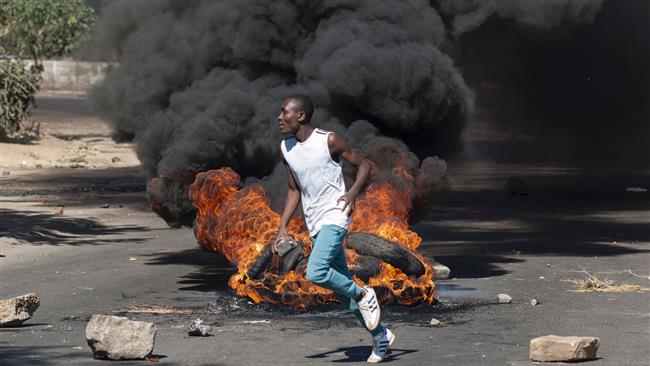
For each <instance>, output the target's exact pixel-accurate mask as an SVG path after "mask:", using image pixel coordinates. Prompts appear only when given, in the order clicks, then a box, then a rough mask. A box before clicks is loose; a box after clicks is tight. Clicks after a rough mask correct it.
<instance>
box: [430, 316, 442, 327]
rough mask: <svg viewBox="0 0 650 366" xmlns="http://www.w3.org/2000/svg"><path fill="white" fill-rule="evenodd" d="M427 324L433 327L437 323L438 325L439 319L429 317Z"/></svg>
mask: <svg viewBox="0 0 650 366" xmlns="http://www.w3.org/2000/svg"><path fill="white" fill-rule="evenodd" d="M429 324H431V326H433V327H437V326H438V325H440V320H438V319H436V318H433V319H431V321H430V322H429Z"/></svg>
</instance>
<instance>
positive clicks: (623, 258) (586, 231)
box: [0, 94, 650, 365]
mask: <svg viewBox="0 0 650 366" xmlns="http://www.w3.org/2000/svg"><path fill="white" fill-rule="evenodd" d="M37 102H38V106H39V108H38V109H37V110H36V113H35V114H34V119H36V120H37V121H40V122H42V127H41V131H43V132H44V133H45V137H44V138H43V139H42V140H39V141H33V142H31V143H29V144H23V145H20V144H1V145H0V148H1V151H0V154H1V156H0V166H1V167H2V172H3V173H2V175H0V178H1V180H0V187H1V190H0V192H1V193H0V196H1V197H2V202H1V217H0V251H2V252H3V253H4V254H5V255H6V257H3V258H0V298H3V299H5V298H9V297H13V296H17V295H21V294H25V293H28V292H36V293H37V294H38V295H39V296H40V297H41V306H40V308H39V309H38V310H37V311H36V313H35V314H34V317H33V318H32V319H31V320H29V321H27V322H26V323H25V324H24V325H22V326H20V327H15V328H2V329H0V363H1V364H2V365H95V364H98V365H99V364H106V363H107V362H106V361H100V360H94V359H93V358H92V352H91V350H90V348H89V347H88V346H87V345H86V342H85V338H84V329H85V325H86V322H87V320H88V319H89V318H90V316H91V315H92V314H117V315H124V316H127V317H129V318H130V319H137V320H145V321H151V322H154V323H156V324H157V326H158V335H157V338H156V345H155V349H154V355H155V356H156V358H155V360H154V361H158V362H159V363H161V364H168V365H321V364H331V363H347V364H352V365H354V364H359V365H361V364H365V359H366V357H367V356H368V354H369V353H370V340H369V337H368V336H367V334H365V333H364V331H362V330H361V329H360V328H359V327H358V326H357V325H356V324H355V322H354V321H353V319H352V317H351V316H350V315H349V314H347V312H346V311H344V309H343V308H342V307H341V306H340V305H337V304H332V305H329V306H326V307H323V308H321V309H317V310H314V311H309V312H298V311H294V310H291V309H286V308H283V307H278V306H269V305H253V304H251V303H250V302H248V301H247V300H245V299H241V298H237V297H236V296H234V295H233V293H232V291H231V290H230V289H229V288H228V285H227V280H228V278H229V277H230V275H231V274H232V273H233V269H232V266H231V265H230V264H229V263H227V262H226V261H225V260H224V259H223V257H221V256H220V255H217V254H214V253H209V252H206V251H204V250H201V249H200V248H198V246H197V245H196V241H195V240H194V237H193V234H192V232H191V230H189V229H171V228H168V227H167V226H166V225H165V223H164V222H163V221H162V220H161V219H159V218H158V217H157V216H156V215H155V214H154V213H153V212H152V211H151V210H150V209H149V207H148V205H147V202H146V200H145V197H144V191H145V183H146V182H145V181H144V177H143V174H142V172H141V170H140V168H139V165H138V162H137V159H136V157H135V154H134V153H133V151H132V146H131V145H130V144H115V143H113V142H112V141H111V139H110V129H109V128H108V127H106V126H105V125H104V124H103V123H102V122H101V121H100V120H99V119H98V118H97V117H96V116H94V115H93V114H92V113H91V112H90V110H89V109H88V107H87V106H86V100H85V97H84V96H83V95H60V94H42V95H40V96H39V98H38V100H37ZM485 147H486V145H483V146H482V147H481V148H485ZM79 156H83V159H80V158H79V159H78V157H79ZM115 157H117V158H118V159H114V158H115ZM73 160H75V161H73ZM81 160H85V162H82V161H81ZM23 162H24V163H23ZM38 164H40V166H38ZM449 166H450V172H451V175H452V179H453V188H452V191H451V192H448V193H446V194H444V195H442V196H441V197H440V200H439V202H438V204H437V205H436V206H435V207H434V208H433V209H432V210H431V212H430V213H429V215H428V216H427V218H426V219H425V220H423V221H422V222H420V223H418V224H417V225H415V226H414V227H413V228H414V230H415V231H416V232H418V234H419V235H420V236H422V238H423V243H422V245H421V247H420V251H421V252H422V253H423V254H425V255H426V256H429V257H431V258H435V259H436V260H438V261H440V262H441V263H443V264H446V265H448V266H449V267H450V268H451V276H450V278H449V279H448V280H443V281H438V282H437V284H436V285H437V294H438V298H439V302H438V303H436V304H434V305H420V306H417V307H398V306H389V307H385V308H384V309H383V316H384V323H385V324H386V325H387V326H389V327H390V328H391V329H393V330H394V332H395V333H396V335H397V341H396V343H395V345H394V349H393V351H392V354H391V357H390V358H388V359H387V360H386V362H392V363H394V364H399V365H416V364H420V365H532V364H534V363H533V362H530V361H529V358H528V351H529V346H528V345H529V341H530V340H531V339H532V338H534V337H537V336H542V335H548V334H556V335H586V336H597V337H600V339H601V342H602V345H601V347H600V350H599V352H598V357H599V358H598V359H597V360H595V361H590V362H588V363H587V364H588V365H592V364H593V365H648V364H650V351H649V350H650V292H644V291H632V292H592V293H582V292H575V291H574V290H575V289H576V288H575V287H574V285H573V283H572V282H567V281H570V280H583V279H586V278H587V277H588V275H587V273H589V274H591V275H593V276H595V277H597V278H599V279H602V280H606V279H607V280H610V281H612V282H611V283H610V284H611V285H612V286H614V285H619V284H633V285H638V286H641V287H650V277H648V276H650V246H649V244H650V225H648V224H649V223H650V211H649V210H648V208H649V207H650V205H649V203H650V195H648V193H647V192H628V191H627V190H626V188H628V187H645V188H648V186H649V185H650V184H649V183H650V172H648V171H647V170H639V169H636V170H621V169H618V170H612V169H609V170H608V169H582V168H579V167H576V166H572V165H568V164H562V163H554V164H549V163H548V162H544V163H541V162H534V163H530V164H525V165H524V164H521V163H519V162H514V161H513V162H508V161H499V162H494V161H483V162H480V163H477V162H473V163H468V162H465V161H452V162H450V163H449ZM511 175H517V176H521V177H522V178H523V179H525V180H526V182H527V183H528V185H529V186H530V190H531V194H530V195H528V196H512V195H510V194H508V193H507V192H505V191H504V190H503V189H502V183H503V181H504V180H505V178H507V177H508V176H511ZM61 208H62V210H63V212H62V213H60V214H59V213H58V212H55V211H57V210H61ZM585 271H586V272H585ZM499 293H508V294H510V295H511V296H512V297H513V299H514V300H513V303H512V304H501V305H499V304H496V296H497V294H499ZM533 298H534V299H536V300H538V301H539V304H538V305H536V306H533V305H531V300H532V299H533ZM196 318H201V319H203V320H205V321H206V322H207V323H208V324H210V325H211V326H212V328H213V334H214V336H212V337H206V338H200V337H189V336H188V335H187V327H188V325H189V324H190V323H191V321H192V320H193V319H196ZM432 318H436V319H439V320H440V321H441V322H442V323H441V325H439V326H437V327H432V326H430V325H429V322H430V320H431V319H432ZM133 363H137V361H131V362H111V365H113V364H133Z"/></svg>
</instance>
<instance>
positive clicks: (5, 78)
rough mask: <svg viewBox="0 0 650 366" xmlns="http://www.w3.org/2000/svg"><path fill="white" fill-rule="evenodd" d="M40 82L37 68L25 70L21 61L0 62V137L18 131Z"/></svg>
mask: <svg viewBox="0 0 650 366" xmlns="http://www.w3.org/2000/svg"><path fill="white" fill-rule="evenodd" d="M40 82H41V69H40V67H39V66H32V67H31V68H30V69H27V68H26V67H25V64H24V63H23V62H21V61H0V137H5V136H7V135H8V134H10V133H13V132H17V131H18V130H20V122H21V121H22V120H24V119H26V118H27V117H29V114H30V112H31V106H32V102H33V100H34V94H36V92H37V91H38V88H39V84H40Z"/></svg>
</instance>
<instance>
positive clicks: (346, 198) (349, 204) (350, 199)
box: [336, 191, 357, 216]
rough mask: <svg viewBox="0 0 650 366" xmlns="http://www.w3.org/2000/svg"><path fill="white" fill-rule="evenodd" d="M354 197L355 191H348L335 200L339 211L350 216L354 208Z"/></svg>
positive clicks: (355, 197)
mask: <svg viewBox="0 0 650 366" xmlns="http://www.w3.org/2000/svg"><path fill="white" fill-rule="evenodd" d="M356 199H357V194H356V192H353V191H348V192H347V193H346V194H344V195H342V196H341V197H339V199H338V200H336V205H337V206H340V207H341V211H343V212H345V213H347V215H348V216H350V215H351V214H352V211H353V210H354V203H355V201H356Z"/></svg>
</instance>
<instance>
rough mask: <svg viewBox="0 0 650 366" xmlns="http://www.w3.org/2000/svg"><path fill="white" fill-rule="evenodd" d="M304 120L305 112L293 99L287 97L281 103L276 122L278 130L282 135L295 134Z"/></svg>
mask: <svg viewBox="0 0 650 366" xmlns="http://www.w3.org/2000/svg"><path fill="white" fill-rule="evenodd" d="M304 120H305V112H303V111H302V110H300V109H299V108H298V105H297V103H296V102H295V101H294V100H293V99H287V100H285V101H284V102H283V103H282V108H281V109H280V114H279V115H278V123H279V125H280V132H282V134H283V135H295V134H296V132H298V128H299V127H300V124H301V123H302V122H304Z"/></svg>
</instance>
